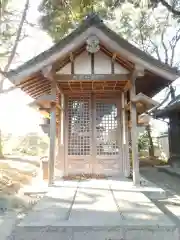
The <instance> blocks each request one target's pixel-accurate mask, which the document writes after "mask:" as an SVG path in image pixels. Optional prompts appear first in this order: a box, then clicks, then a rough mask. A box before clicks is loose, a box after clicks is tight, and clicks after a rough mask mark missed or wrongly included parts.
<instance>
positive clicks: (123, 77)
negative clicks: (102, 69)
mask: <svg viewBox="0 0 180 240" xmlns="http://www.w3.org/2000/svg"><path fill="white" fill-rule="evenodd" d="M55 79H56V80H57V81H58V82H69V81H72V82H73V81H127V80H129V79H130V74H58V73H56V74H55Z"/></svg>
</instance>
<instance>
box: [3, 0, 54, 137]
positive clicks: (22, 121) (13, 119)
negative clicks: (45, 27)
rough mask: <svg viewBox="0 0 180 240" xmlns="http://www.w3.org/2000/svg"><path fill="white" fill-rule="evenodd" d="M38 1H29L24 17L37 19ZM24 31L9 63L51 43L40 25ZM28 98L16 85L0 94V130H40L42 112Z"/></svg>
mask: <svg viewBox="0 0 180 240" xmlns="http://www.w3.org/2000/svg"><path fill="white" fill-rule="evenodd" d="M39 3H40V0H36V1H35V0H31V1H30V8H29V12H28V16H27V19H28V21H29V22H31V23H37V22H38V16H39V12H38V10H37V7H38V5H39ZM12 4H13V6H16V9H19V10H21V9H22V7H23V6H24V4H25V0H18V1H17V0H13V1H12ZM26 32H27V33H28V36H29V37H28V38H26V39H24V40H23V41H22V42H21V43H20V44H19V47H18V50H17V51H18V56H19V57H18V59H16V62H15V63H14V65H12V66H11V67H16V66H17V65H20V64H22V63H23V62H25V61H27V60H29V59H31V58H32V57H34V56H35V55H38V54H39V53H41V52H43V51H44V50H46V49H48V48H49V47H50V46H52V40H51V38H50V37H49V36H48V35H47V34H46V33H45V32H43V31H42V30H41V29H40V28H38V27H37V28H36V27H35V28H34V27H33V28H32V27H28V28H27V29H26ZM9 86H10V83H9V82H8V81H6V82H5V85H4V87H5V88H8V87H9ZM31 101H32V99H31V98H30V97H29V96H27V95H26V94H25V93H24V92H22V91H21V90H20V89H16V90H14V91H12V92H9V93H8V94H2V95H0V109H1V116H0V125H1V128H2V131H3V132H5V133H7V132H9V133H12V134H14V135H23V134H26V133H28V132H39V133H41V129H40V127H39V123H40V121H41V117H42V116H41V115H40V114H39V113H38V112H37V111H35V110H34V109H32V108H30V107H28V106H27V105H28V103H30V102H31Z"/></svg>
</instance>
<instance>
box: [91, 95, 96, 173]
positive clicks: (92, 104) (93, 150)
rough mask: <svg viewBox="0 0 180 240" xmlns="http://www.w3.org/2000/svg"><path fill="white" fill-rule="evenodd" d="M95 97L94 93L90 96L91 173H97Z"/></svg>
mask: <svg viewBox="0 0 180 240" xmlns="http://www.w3.org/2000/svg"><path fill="white" fill-rule="evenodd" d="M95 101H96V96H95V94H94V93H92V95H91V111H92V118H91V129H92V131H91V132H92V143H91V148H92V149H91V152H92V155H91V157H92V161H91V162H92V173H93V174H96V173H97V160H96V142H97V139H96V102H95Z"/></svg>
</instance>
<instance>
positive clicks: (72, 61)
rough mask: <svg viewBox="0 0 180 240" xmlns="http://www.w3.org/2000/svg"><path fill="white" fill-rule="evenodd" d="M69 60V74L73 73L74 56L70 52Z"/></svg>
mask: <svg viewBox="0 0 180 240" xmlns="http://www.w3.org/2000/svg"><path fill="white" fill-rule="evenodd" d="M70 61H71V74H74V56H73V53H70Z"/></svg>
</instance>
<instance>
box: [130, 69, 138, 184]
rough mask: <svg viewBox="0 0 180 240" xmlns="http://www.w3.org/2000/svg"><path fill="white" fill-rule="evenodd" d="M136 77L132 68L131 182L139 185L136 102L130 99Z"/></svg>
mask: <svg viewBox="0 0 180 240" xmlns="http://www.w3.org/2000/svg"><path fill="white" fill-rule="evenodd" d="M136 77H137V71H136V70H134V71H133V73H132V75H131V89H130V100H131V108H130V110H131V147H132V163H133V183H134V185H139V183H140V177H139V158H138V139H137V113H136V103H134V102H132V99H133V98H134V97H135V96H136V87H135V81H136Z"/></svg>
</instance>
